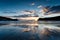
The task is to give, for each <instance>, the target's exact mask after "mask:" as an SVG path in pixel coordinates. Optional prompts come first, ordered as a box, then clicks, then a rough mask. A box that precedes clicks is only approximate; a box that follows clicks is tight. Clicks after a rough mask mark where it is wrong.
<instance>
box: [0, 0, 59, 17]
mask: <svg viewBox="0 0 60 40" xmlns="http://www.w3.org/2000/svg"><path fill="white" fill-rule="evenodd" d="M41 5H42V6H60V0H0V16H14V15H21V14H23V13H26V12H25V10H31V11H33V10H36V11H39V10H40V7H41ZM22 11H24V12H22Z"/></svg>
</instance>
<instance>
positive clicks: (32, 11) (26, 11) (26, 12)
mask: <svg viewBox="0 0 60 40" xmlns="http://www.w3.org/2000/svg"><path fill="white" fill-rule="evenodd" d="M21 13H23V14H33V13H35V11H34V10H31V11H29V10H24V11H21Z"/></svg>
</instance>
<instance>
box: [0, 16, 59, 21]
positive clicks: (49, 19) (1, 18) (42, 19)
mask: <svg viewBox="0 0 60 40" xmlns="http://www.w3.org/2000/svg"><path fill="white" fill-rule="evenodd" d="M0 21H18V19H12V18H7V17H3V16H0ZM38 21H60V16H58V17H51V18H39V19H38Z"/></svg>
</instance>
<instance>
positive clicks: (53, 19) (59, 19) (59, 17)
mask: <svg viewBox="0 0 60 40" xmlns="http://www.w3.org/2000/svg"><path fill="white" fill-rule="evenodd" d="M40 20H41V21H60V16H57V17H51V18H39V19H38V21H40Z"/></svg>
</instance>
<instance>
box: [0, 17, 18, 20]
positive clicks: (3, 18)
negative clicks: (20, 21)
mask: <svg viewBox="0 0 60 40" xmlns="http://www.w3.org/2000/svg"><path fill="white" fill-rule="evenodd" d="M0 21H17V19H11V18H7V17H2V16H0Z"/></svg>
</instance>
